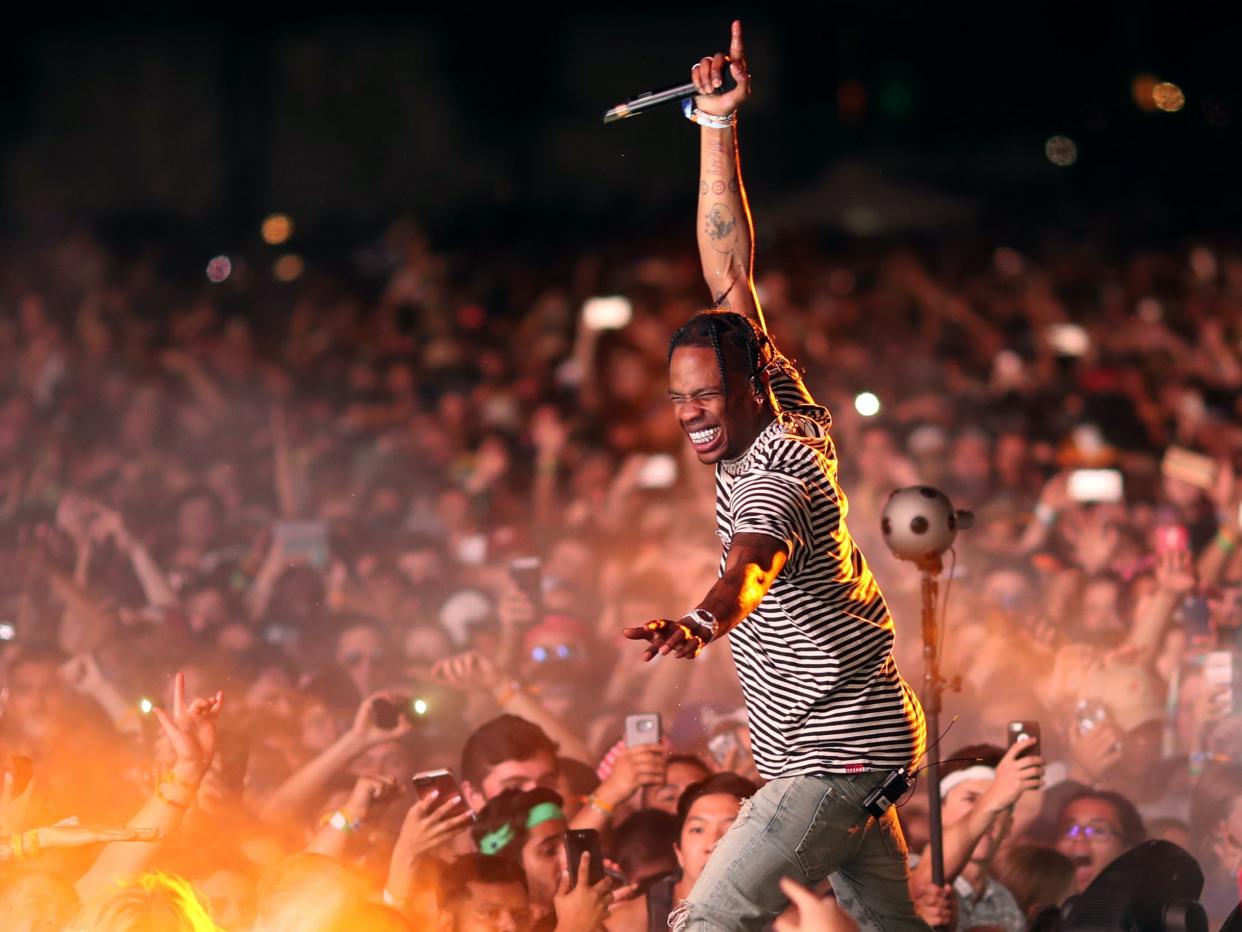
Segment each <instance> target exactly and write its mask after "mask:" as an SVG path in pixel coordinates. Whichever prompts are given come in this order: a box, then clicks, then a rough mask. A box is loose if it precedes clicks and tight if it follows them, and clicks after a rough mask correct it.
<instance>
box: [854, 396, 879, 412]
mask: <svg viewBox="0 0 1242 932" xmlns="http://www.w3.org/2000/svg"><path fill="white" fill-rule="evenodd" d="M854 410H855V411H857V412H858V413H859V414H861V415H862V416H863V417H875V415H877V414H879V413H880V399H879V398H877V397H876V396H875V395H873V394H871V392H862V393H861V394H859V395H858V396H857V397H856V398H855V399H854Z"/></svg>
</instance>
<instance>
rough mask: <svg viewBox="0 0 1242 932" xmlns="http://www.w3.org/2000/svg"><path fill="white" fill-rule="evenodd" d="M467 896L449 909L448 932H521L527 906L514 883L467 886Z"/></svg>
mask: <svg viewBox="0 0 1242 932" xmlns="http://www.w3.org/2000/svg"><path fill="white" fill-rule="evenodd" d="M466 890H467V891H468V893H467V896H466V898H465V899H463V900H459V901H457V902H456V903H454V904H453V905H452V906H451V907H450V910H449V912H450V915H451V917H452V932H525V930H526V929H528V928H529V927H530V904H529V902H528V901H527V896H526V891H525V890H524V889H522V885H521V884H518V883H470V884H467V885H466Z"/></svg>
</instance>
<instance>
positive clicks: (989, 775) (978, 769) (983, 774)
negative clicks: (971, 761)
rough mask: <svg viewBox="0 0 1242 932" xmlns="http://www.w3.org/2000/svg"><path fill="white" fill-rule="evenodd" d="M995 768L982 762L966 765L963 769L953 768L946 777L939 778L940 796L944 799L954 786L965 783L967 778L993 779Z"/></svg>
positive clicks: (994, 777)
mask: <svg viewBox="0 0 1242 932" xmlns="http://www.w3.org/2000/svg"><path fill="white" fill-rule="evenodd" d="M995 779H996V768H995V767H985V766H983V764H975V766H973V767H967V768H966V769H965V770H955V771H953V773H951V774H949V775H948V776H947V777H942V778H941V780H940V798H941V799H944V798H945V797H946V796H948V795H949V793H950V792H951V791H952V790H953V788H954V787H955V786H957V785H958V784H961V783H965V782H966V781H967V780H995Z"/></svg>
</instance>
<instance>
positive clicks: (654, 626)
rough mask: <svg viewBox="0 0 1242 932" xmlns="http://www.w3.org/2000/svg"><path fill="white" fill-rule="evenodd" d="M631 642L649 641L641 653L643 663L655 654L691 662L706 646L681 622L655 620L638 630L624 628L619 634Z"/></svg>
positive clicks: (701, 639) (665, 619) (703, 641)
mask: <svg viewBox="0 0 1242 932" xmlns="http://www.w3.org/2000/svg"><path fill="white" fill-rule="evenodd" d="M621 633H622V634H623V635H625V636H626V637H627V638H629V639H630V640H631V641H650V642H651V643H650V644H648V645H647V649H646V650H645V651H643V663H646V662H647V661H649V660H651V659H653V658H654V657H655V656H656V655H657V654H672V655H673V656H674V657H680V658H681V659H682V660H693V659H694V658H695V657H697V656H698V655H699V654H700V653H701V652H702V650H703V648H704V647H706V646H707V642H706V641H705V640H704V639H703V638H701V637H700V636H699V635H698V634H696V633H695V631H694V629H693V628H691V627H690V625H688V624H686V623H685V622H682V621H670V620H669V619H667V618H656V619H654V620H653V621H649V622H647V623H646V624H645V625H642V626H641V627H638V628H626V629H625V630H624V631H622V632H621Z"/></svg>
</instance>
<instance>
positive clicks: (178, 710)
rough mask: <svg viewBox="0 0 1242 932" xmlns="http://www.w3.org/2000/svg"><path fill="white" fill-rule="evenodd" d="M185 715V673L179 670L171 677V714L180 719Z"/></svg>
mask: <svg viewBox="0 0 1242 932" xmlns="http://www.w3.org/2000/svg"><path fill="white" fill-rule="evenodd" d="M183 715H185V674H184V673H182V672H181V671H180V670H178V671H177V675H176V676H174V677H173V716H174V717H175V718H178V719H180V718H181V717H182V716H183Z"/></svg>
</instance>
